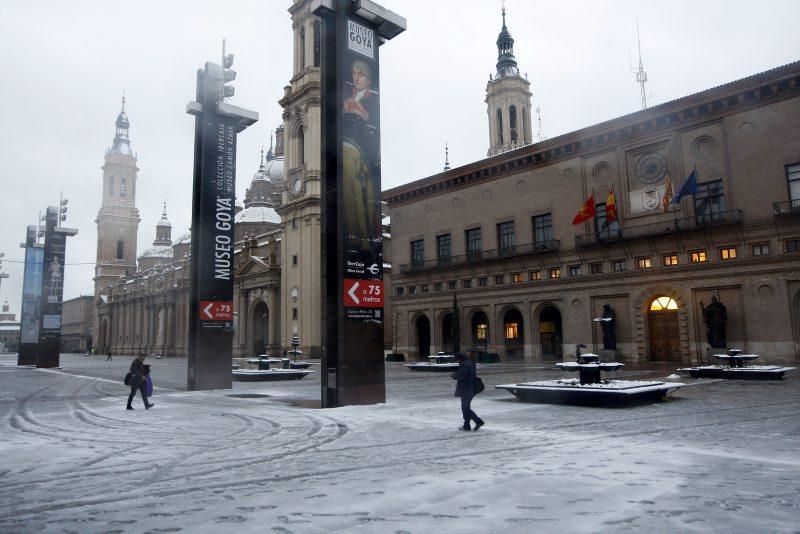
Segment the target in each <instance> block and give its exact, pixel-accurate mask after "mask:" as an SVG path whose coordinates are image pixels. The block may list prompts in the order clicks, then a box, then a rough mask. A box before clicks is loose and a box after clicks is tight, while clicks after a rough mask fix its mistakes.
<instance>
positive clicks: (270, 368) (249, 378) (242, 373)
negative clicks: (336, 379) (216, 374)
mask: <svg viewBox="0 0 800 534" xmlns="http://www.w3.org/2000/svg"><path fill="white" fill-rule="evenodd" d="M246 361H247V363H248V364H250V365H254V366H256V368H255V369H237V368H235V367H234V369H233V370H232V373H233V379H234V380H236V381H239V382H257V381H270V380H300V379H301V378H303V377H305V376H306V375H308V374H310V373H313V372H314V371H308V370H305V369H293V368H292V367H291V360H289V358H270V357H269V356H267V355H266V354H262V355H260V356H259V357H258V358H249V359H247V360H246Z"/></svg>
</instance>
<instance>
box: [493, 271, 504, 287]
mask: <svg viewBox="0 0 800 534" xmlns="http://www.w3.org/2000/svg"><path fill="white" fill-rule="evenodd" d="M505 283H506V282H505V276H503V275H502V274H496V275H494V285H496V286H501V285H503V284H505Z"/></svg>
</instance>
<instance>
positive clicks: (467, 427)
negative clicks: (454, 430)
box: [458, 425, 472, 432]
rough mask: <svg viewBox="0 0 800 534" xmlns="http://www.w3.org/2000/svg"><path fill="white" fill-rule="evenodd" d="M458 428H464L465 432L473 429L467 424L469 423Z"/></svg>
mask: <svg viewBox="0 0 800 534" xmlns="http://www.w3.org/2000/svg"><path fill="white" fill-rule="evenodd" d="M458 429H459V430H463V431H464V432H469V431H470V430H472V429H471V428H470V427H469V426H467V425H464V426H460V427H458Z"/></svg>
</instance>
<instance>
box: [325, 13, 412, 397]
mask: <svg viewBox="0 0 800 534" xmlns="http://www.w3.org/2000/svg"><path fill="white" fill-rule="evenodd" d="M315 14H316V15H319V16H320V17H321V18H322V19H323V21H324V25H323V44H322V84H323V85H322V116H323V119H322V176H323V193H322V194H323V199H322V206H323V207H322V210H323V240H322V242H323V250H322V261H323V266H322V272H323V307H324V312H323V317H324V319H323V320H324V322H325V325H324V329H323V332H324V333H325V341H324V352H323V361H322V384H321V385H322V391H321V395H322V405H323V406H324V407H334V406H347V405H353V404H374V403H379V402H385V401H386V386H385V369H384V361H383V322H384V317H383V304H384V300H383V299H384V287H383V242H382V231H381V156H380V134H381V130H380V83H379V80H380V77H379V61H378V45H379V44H380V43H381V42H383V41H386V40H388V39H391V38H392V37H395V36H396V35H398V34H399V33H401V32H402V31H403V30H405V19H404V18H402V17H400V16H398V15H396V14H394V13H392V12H391V11H388V10H386V9H384V8H382V7H381V6H378V5H377V4H374V3H373V2H370V1H368V0H355V1H349V0H329V1H326V0H320V5H319V6H318V7H317V8H316V10H315Z"/></svg>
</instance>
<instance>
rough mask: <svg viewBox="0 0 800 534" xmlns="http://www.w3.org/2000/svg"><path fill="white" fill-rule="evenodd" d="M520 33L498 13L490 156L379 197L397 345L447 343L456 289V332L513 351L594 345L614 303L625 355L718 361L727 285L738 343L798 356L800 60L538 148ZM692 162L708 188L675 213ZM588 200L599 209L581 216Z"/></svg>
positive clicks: (773, 358)
mask: <svg viewBox="0 0 800 534" xmlns="http://www.w3.org/2000/svg"><path fill="white" fill-rule="evenodd" d="M504 34H505V37H504ZM509 40H510V35H508V32H507V29H506V27H505V23H504V25H503V32H501V35H500V38H498V52H499V57H498V65H497V74H496V76H495V77H494V78H493V79H492V80H490V82H489V85H488V87H487V112H488V117H489V121H490V128H489V132H490V148H489V154H490V156H491V157H489V158H487V159H484V160H480V161H476V162H474V163H471V164H468V165H465V166H462V167H459V168H454V169H449V170H446V171H445V172H442V173H440V174H436V175H434V176H429V177H427V178H423V179H420V180H416V181H413V182H410V183H408V184H406V185H403V186H400V187H396V188H393V189H391V190H388V191H385V192H384V194H383V199H384V200H385V201H386V202H388V204H389V208H390V215H391V220H392V240H393V243H394V245H393V249H394V253H393V257H392V262H393V266H394V274H393V279H392V287H391V291H392V295H393V307H394V319H395V320H396V321H397V325H396V341H395V342H396V344H397V346H398V349H399V350H400V351H401V352H406V353H408V354H410V355H411V356H412V357H415V358H419V357H424V356H425V355H427V354H428V353H431V352H434V351H436V350H448V349H450V348H452V346H453V344H454V340H453V339H451V332H453V331H454V330H453V329H452V328H451V323H452V321H453V319H454V314H453V313H452V302H453V293H456V294H457V298H458V304H459V308H460V313H459V314H458V315H456V317H459V318H460V319H459V320H460V321H461V323H462V324H461V325H460V326H461V328H460V331H461V333H462V334H461V339H460V340H459V341H460V344H461V345H462V346H464V345H478V346H481V347H483V348H484V350H487V351H488V352H497V353H498V354H499V355H500V357H501V358H503V359H516V358H519V359H522V358H524V359H525V360H526V361H543V360H560V359H562V358H563V357H565V356H568V355H571V354H572V353H573V352H574V346H575V345H576V344H579V343H583V344H585V345H587V346H590V347H592V346H594V347H595V348H598V349H599V348H600V347H602V332H601V327H600V326H599V324H600V323H599V322H596V321H594V319H595V318H599V317H601V316H602V314H603V306H604V305H605V304H609V305H610V306H611V308H612V309H613V311H614V312H615V314H616V319H615V325H616V329H615V333H616V338H617V350H618V351H619V352H618V354H617V355H616V357H618V358H621V359H622V360H623V361H628V362H645V361H654V360H661V361H676V362H690V361H691V362H694V361H697V360H698V359H700V360H705V359H707V358H708V349H709V344H708V342H707V341H708V340H707V335H706V334H707V332H706V325H705V323H704V321H703V314H702V312H701V303H702V304H703V305H706V306H707V305H708V304H709V303H710V301H711V298H712V297H717V298H718V299H719V301H720V302H722V304H723V305H724V306H725V307H726V312H727V322H726V325H725V326H726V330H727V346H728V347H738V348H741V349H743V350H745V351H748V352H755V353H759V354H761V355H763V356H764V357H765V358H764V359H765V360H768V361H770V362H778V361H782V362H794V361H797V359H798V356H799V355H800V326H799V325H800V62H796V63H792V64H789V65H786V66H783V67H779V68H776V69H773V70H770V71H767V72H763V73H760V74H756V75H754V76H750V77H748V78H745V79H741V80H738V81H735V82H732V83H728V84H725V85H722V86H719V87H715V88H713V89H709V90H706V91H703V92H700V93H697V94H693V95H690V96H687V97H685V98H680V99H678V100H674V101H671V102H667V103H665V104H661V105H658V106H655V107H652V108H649V109H644V110H642V111H639V112H637V113H633V114H630V115H627V116H623V117H620V118H617V119H613V120H609V121H607V122H604V123H601V124H597V125H594V126H590V127H587V128H584V129H581V130H578V131H575V132H571V133H568V134H565V135H561V136H559V137H556V138H552V139H549V140H546V141H544V142H539V143H535V144H530V134H529V127H530V105H525V104H526V103H527V102H529V101H530V100H529V96H530V93H528V86H527V85H526V84H525V83H522V80H521V78H520V76H519V74H518V70H517V69H516V68H514V69H510V68H509V65H510V61H514V57H513V52H512V49H511V46H510V44H513V40H510V43H509ZM514 66H516V64H515V63H514ZM500 84H502V85H503V86H504V89H503V92H501V93H499V94H498V90H497V88H498V85H500ZM512 108H513V109H512ZM509 140H512V146H508V145H509ZM514 142H516V143H514ZM693 171H696V175H695V176H696V177H697V182H698V184H697V192H696V193H695V194H688V195H685V196H684V197H683V198H682V199H681V200H680V202H678V203H677V204H674V203H668V204H667V208H666V211H665V209H664V207H663V205H662V202H661V201H662V199H664V197H665V196H667V197H668V198H672V197H670V196H669V195H668V193H667V190H668V189H669V188H670V187H671V188H672V190H673V194H677V193H678V192H679V190H680V188H681V187H682V186H683V185H684V184H685V182H686V181H687V179H688V177H689V176H690V174H691V173H692V172H693ZM612 190H613V192H614V194H615V197H616V208H617V211H618V220H611V219H613V217H610V216H608V214H607V208H608V206H607V200H608V194H609V192H610V191H612ZM590 197H593V201H594V202H590V201H587V199H589V198H590ZM584 204H586V207H587V208H589V211H591V208H594V211H595V215H594V216H591V217H589V218H588V219H587V220H586V221H585V222H582V223H580V224H578V225H573V224H572V221H573V217H574V216H575V215H576V213H577V212H578V210H579V208H581V206H582V205H584ZM609 211H610V209H609Z"/></svg>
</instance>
